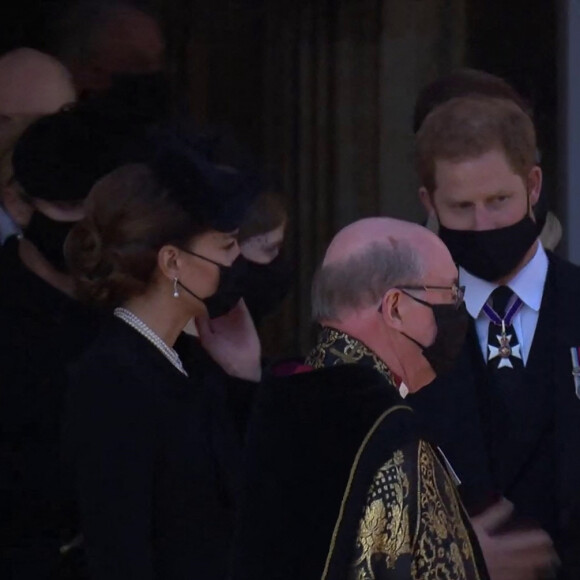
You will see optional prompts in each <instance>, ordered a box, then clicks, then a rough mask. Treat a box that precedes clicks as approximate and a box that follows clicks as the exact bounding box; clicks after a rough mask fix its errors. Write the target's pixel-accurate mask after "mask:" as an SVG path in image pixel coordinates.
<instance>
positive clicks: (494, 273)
mask: <svg viewBox="0 0 580 580" xmlns="http://www.w3.org/2000/svg"><path fill="white" fill-rule="evenodd" d="M539 233H540V232H539V231H538V225H537V224H536V222H534V220H532V218H531V217H530V216H529V215H528V214H526V215H525V216H524V218H523V219H521V220H520V221H519V222H517V223H515V224H513V225H511V226H507V227H505V228H498V229H496V230H484V231H472V230H451V229H449V228H446V227H445V226H442V225H440V226H439V237H440V238H441V240H443V242H444V243H445V245H446V246H447V248H448V249H449V252H450V253H451V256H452V257H453V259H454V260H455V262H456V263H457V264H459V265H460V266H462V267H463V268H465V269H466V270H467V271H468V272H470V273H471V274H473V275H474V276H477V277H478V278H482V279H483V280H488V281H490V282H495V281H497V280H500V279H501V278H504V277H505V276H507V275H509V274H510V273H511V272H512V271H513V270H514V269H515V268H516V267H517V265H518V264H519V263H520V262H521V261H522V259H523V257H524V256H525V254H526V252H527V251H528V250H529V249H530V247H531V246H532V244H533V243H534V242H535V241H536V239H537V237H538V235H539Z"/></svg>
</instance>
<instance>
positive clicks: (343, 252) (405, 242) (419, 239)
mask: <svg viewBox="0 0 580 580" xmlns="http://www.w3.org/2000/svg"><path fill="white" fill-rule="evenodd" d="M434 263H446V264H447V266H448V267H449V265H450V266H451V267H452V268H453V267H454V266H453V261H452V259H451V256H450V255H449V252H448V250H447V248H446V247H445V245H444V244H443V242H442V241H441V240H440V239H439V238H438V237H437V236H436V235H434V234H433V233H431V232H430V231H429V230H427V229H426V228H423V227H422V226H418V225H416V224H412V223H409V222H405V221H401V220H395V219H391V218H368V219H363V220H359V221H357V222H354V223H352V224H350V225H349V226H347V227H345V228H344V229H342V230H341V231H340V232H338V234H337V235H336V236H335V237H334V239H333V240H332V242H331V243H330V245H329V247H328V250H327V252H326V254H325V257H324V260H323V263H322V266H321V268H320V269H319V270H318V272H317V273H316V275H315V278H314V282H313V287H312V308H313V317H314V319H315V320H317V321H323V320H327V321H328V320H340V319H341V317H342V315H343V314H344V313H346V312H351V311H356V310H360V309H362V308H368V307H371V306H374V305H378V304H379V303H380V300H381V298H382V296H383V295H384V294H385V292H387V290H389V289H390V288H393V287H395V286H400V285H404V284H418V283H420V280H421V279H423V278H424V276H425V274H426V273H427V271H428V270H429V269H430V268H431V267H432V264H434Z"/></svg>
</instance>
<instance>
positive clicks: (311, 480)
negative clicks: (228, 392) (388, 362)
mask: <svg viewBox="0 0 580 580" xmlns="http://www.w3.org/2000/svg"><path fill="white" fill-rule="evenodd" d="M307 364H308V365H309V367H310V368H311V369H312V370H311V372H305V373H300V374H297V375H294V376H292V377H288V378H287V379H284V380H281V381H277V382H275V383H273V384H270V385H266V386H265V387H264V389H263V391H262V393H261V394H260V395H259V397H258V402H257V405H256V409H255V413H254V417H253V419H252V422H251V424H250V428H249V432H248V440H247V448H246V460H245V473H244V478H243V481H244V483H243V487H242V496H241V503H240V512H239V517H238V522H237V527H236V528H237V529H236V539H235V544H234V555H233V569H232V578H233V580H250V579H252V580H262V579H264V580H266V579H268V580H275V579H279V580H282V579H284V580H286V579H288V580H290V579H293V580H294V579H301V580H310V579H312V580H314V579H317V580H318V579H323V580H338V579H341V580H347V579H348V580H351V579H356V580H371V579H375V578H376V579H389V580H390V579H396V580H399V579H401V580H403V579H405V580H407V579H431V578H432V579H440V578H441V579H445V578H448V579H453V580H463V579H469V580H476V579H485V578H488V576H487V573H486V571H485V566H484V564H483V558H482V557H481V554H480V551H479V547H478V545H477V541H476V540H475V536H474V535H473V532H472V531H471V527H470V525H469V520H468V518H467V516H466V515H465V512H464V510H463V507H462V505H461V503H460V500H459V499H458V495H457V491H456V489H455V484H454V482H453V481H452V479H451V477H450V475H449V473H448V472H447V469H446V468H445V467H444V465H443V462H442V461H441V459H440V457H439V456H438V454H437V452H436V451H434V450H433V448H432V447H431V446H430V445H429V444H428V443H427V442H426V441H425V440H423V439H422V438H421V436H420V431H419V428H418V426H417V424H416V421H415V416H414V413H413V411H412V410H411V409H410V408H409V407H408V406H407V405H405V403H404V401H403V400H402V399H401V398H400V396H399V394H398V392H397V389H396V388H395V386H394V380H393V377H392V374H391V373H390V371H389V369H388V368H387V367H386V366H385V365H384V363H382V362H381V361H380V360H379V359H378V358H377V357H376V356H375V355H374V354H373V353H372V352H371V351H370V350H369V349H368V348H366V347H365V345H363V344H362V343H361V342H360V341H358V340H356V339H354V338H352V337H349V336H347V335H345V334H343V333H340V332H337V331H335V330H332V329H328V328H327V329H324V330H323V332H322V333H321V335H320V338H319V342H318V345H317V347H316V349H315V350H314V351H313V352H312V354H311V355H310V357H309V358H308V360H307Z"/></svg>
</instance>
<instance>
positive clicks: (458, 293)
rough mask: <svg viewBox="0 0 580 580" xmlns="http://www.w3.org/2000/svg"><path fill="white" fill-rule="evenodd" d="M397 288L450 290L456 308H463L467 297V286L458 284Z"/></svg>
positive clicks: (401, 288)
mask: <svg viewBox="0 0 580 580" xmlns="http://www.w3.org/2000/svg"><path fill="white" fill-rule="evenodd" d="M397 288H398V289H399V290H450V291H451V294H452V296H453V300H454V301H455V302H454V304H455V307H456V308H459V307H460V306H461V303H462V302H463V298H464V296H465V286H458V285H457V284H453V285H452V286H428V285H424V286H397Z"/></svg>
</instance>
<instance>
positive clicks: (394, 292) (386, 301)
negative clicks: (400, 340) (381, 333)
mask: <svg viewBox="0 0 580 580" xmlns="http://www.w3.org/2000/svg"><path fill="white" fill-rule="evenodd" d="M401 296H402V292H401V291H400V290H398V289H397V288H391V289H390V290H388V291H387V292H386V293H385V295H384V296H383V300H382V302H381V315H382V317H383V321H384V322H385V324H386V325H387V326H388V327H389V328H393V329H395V330H400V329H401V328H402V324H403V319H402V316H403V312H402V310H401V309H402V308H403V304H402V302H401V300H400V298H401Z"/></svg>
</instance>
